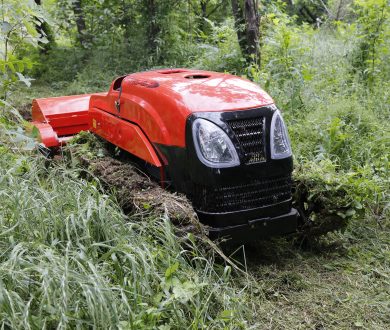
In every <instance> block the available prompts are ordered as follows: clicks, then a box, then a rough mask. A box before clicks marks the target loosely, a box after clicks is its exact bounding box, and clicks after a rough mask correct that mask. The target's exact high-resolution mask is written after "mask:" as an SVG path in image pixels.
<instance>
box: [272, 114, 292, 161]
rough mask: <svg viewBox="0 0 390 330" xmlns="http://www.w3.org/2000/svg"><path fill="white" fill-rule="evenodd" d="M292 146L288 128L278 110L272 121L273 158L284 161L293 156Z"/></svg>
mask: <svg viewBox="0 0 390 330" xmlns="http://www.w3.org/2000/svg"><path fill="white" fill-rule="evenodd" d="M291 154H292V153H291V145H290V139H289V137H288V133H287V128H286V125H285V124H284V121H283V117H282V115H281V113H280V112H279V110H276V112H275V113H274V115H273V117H272V121H271V158H272V159H282V158H287V157H290V156H291Z"/></svg>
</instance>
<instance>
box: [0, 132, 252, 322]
mask: <svg viewBox="0 0 390 330" xmlns="http://www.w3.org/2000/svg"><path fill="white" fill-rule="evenodd" d="M2 140H3V142H5V144H3V146H2V147H1V149H0V165H1V166H0V195H1V201H2V202H1V205H0V228H1V235H0V250H1V255H0V320H1V321H0V323H1V326H2V327H5V328H7V327H10V328H13V329H21V328H24V329H38V328H39V329H41V328H49V329H50V328H65V327H66V328H89V327H96V328H105V329H107V328H117V327H119V328H122V329H139V328H150V329H152V328H153V329H155V328H159V329H169V328H171V329H183V328H194V329H199V328H211V329H212V328H214V329H220V328H224V327H226V328H242V327H245V324H246V321H245V317H244V315H245V304H244V303H243V301H242V298H241V297H240V295H239V294H238V289H237V288H234V286H232V280H231V277H230V268H229V267H223V266H218V265H217V264H214V258H213V256H212V253H211V252H210V251H209V252H208V253H209V254H208V255H207V256H206V255H205V254H204V252H202V248H201V247H199V246H195V245H194V244H193V243H191V242H192V241H191V237H189V238H187V239H186V241H185V243H183V242H182V243H180V241H179V240H178V239H177V237H175V235H174V233H173V230H172V228H171V224H170V222H169V219H168V218H164V216H163V215H161V217H153V218H152V217H147V218H144V219H141V218H139V217H130V218H128V217H126V216H125V215H124V214H123V213H122V211H121V209H120V208H119V207H118V206H117V204H116V202H115V201H114V200H113V199H112V198H111V197H110V196H107V195H104V194H102V192H101V189H100V188H99V183H98V181H95V182H94V183H93V182H92V183H91V182H87V181H85V180H83V179H80V178H79V175H78V172H77V170H70V169H69V168H65V167H61V166H60V165H54V166H53V165H48V164H47V163H46V161H45V159H44V158H43V157H41V156H38V155H36V156H34V155H28V154H21V153H19V152H15V151H14V152H12V145H11V146H10V144H9V142H6V140H5V139H4V135H2ZM210 253H211V254H210Z"/></svg>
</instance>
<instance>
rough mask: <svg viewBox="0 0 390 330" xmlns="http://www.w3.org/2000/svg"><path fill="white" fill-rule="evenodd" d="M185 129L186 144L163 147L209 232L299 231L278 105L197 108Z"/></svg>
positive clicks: (253, 235) (245, 236) (242, 237)
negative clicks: (180, 146)
mask: <svg viewBox="0 0 390 330" xmlns="http://www.w3.org/2000/svg"><path fill="white" fill-rule="evenodd" d="M185 131H186V147H185V148H175V147H173V148H172V147H169V146H162V145H159V148H160V149H161V150H162V151H163V153H164V154H165V155H166V157H167V158H168V163H169V164H172V165H170V166H169V167H168V169H169V176H170V178H171V179H172V182H173V184H174V185H175V186H176V187H177V189H178V190H180V191H183V192H184V193H185V194H186V195H187V196H188V197H189V198H190V200H191V201H192V203H193V205H194V208H195V209H196V211H197V213H198V216H199V219H200V220H201V221H202V222H203V223H205V224H207V225H208V228H209V233H210V237H212V238H219V237H230V238H232V239H233V240H238V241H250V240H254V239H259V238H265V237H270V236H274V235H283V234H287V233H292V232H294V231H296V228H297V219H298V212H297V211H296V210H295V209H294V208H292V178H291V173H292V170H293V161H292V151H291V145H290V140H289V137H288V133H287V129H286V126H285V124H284V121H283V118H282V115H281V113H280V111H279V110H278V109H277V108H276V106H275V105H273V104H272V105H268V106H263V107H258V108H251V109H241V110H239V111H221V112H199V113H193V114H192V115H191V116H189V117H188V119H187V122H186V130H185Z"/></svg>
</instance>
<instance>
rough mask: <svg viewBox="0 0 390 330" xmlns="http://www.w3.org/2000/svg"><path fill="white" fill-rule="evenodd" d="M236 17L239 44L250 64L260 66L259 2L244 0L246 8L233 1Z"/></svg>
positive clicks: (235, 24) (236, 0)
mask: <svg viewBox="0 0 390 330" xmlns="http://www.w3.org/2000/svg"><path fill="white" fill-rule="evenodd" d="M231 5H232V11H233V16H234V26H235V28H236V31H237V38H238V43H239V45H240V48H241V51H242V54H243V56H244V57H245V59H246V60H247V62H248V63H251V62H255V63H258V64H260V49H259V37H260V27H259V25H260V14H259V10H258V2H257V0H244V8H242V7H241V6H240V3H239V0H231Z"/></svg>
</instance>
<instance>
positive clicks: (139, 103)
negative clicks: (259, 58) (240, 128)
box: [90, 69, 273, 147]
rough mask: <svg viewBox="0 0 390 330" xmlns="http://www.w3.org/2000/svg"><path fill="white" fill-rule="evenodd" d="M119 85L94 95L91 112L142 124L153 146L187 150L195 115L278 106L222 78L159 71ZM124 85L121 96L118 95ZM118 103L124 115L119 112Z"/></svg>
mask: <svg viewBox="0 0 390 330" xmlns="http://www.w3.org/2000/svg"><path fill="white" fill-rule="evenodd" d="M118 79H123V81H122V83H121V84H120V81H114V82H113V84H112V85H111V88H110V91H109V93H108V94H107V95H92V97H91V101H90V109H93V108H96V109H100V110H104V111H109V112H111V113H112V114H115V115H119V116H120V117H121V118H123V119H125V120H128V121H130V122H133V123H135V124H137V125H138V126H140V127H141V128H142V130H143V131H144V132H145V134H146V136H147V137H148V139H149V140H150V141H151V142H153V143H160V144H166V145H173V146H179V147H184V146H185V123H186V120H187V117H188V116H189V115H190V114H191V113H193V112H204V111H236V110H246V109H253V108H256V107H261V106H265V105H269V104H272V103H273V100H272V98H271V97H270V96H269V95H268V94H267V93H265V92H264V91H263V90H262V89H261V88H260V87H259V86H257V85H256V84H254V83H252V82H250V81H248V80H246V79H242V78H239V77H236V76H232V75H228V74H223V73H217V72H210V71H199V70H187V69H172V70H156V71H147V72H141V73H134V74H131V75H129V76H126V77H125V78H118ZM120 85H121V86H122V92H121V93H120V92H119V90H115V88H116V87H119V86H120ZM119 94H120V96H119ZM119 97H120V112H118V110H117V108H116V107H115V101H117V100H118V99H119Z"/></svg>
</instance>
